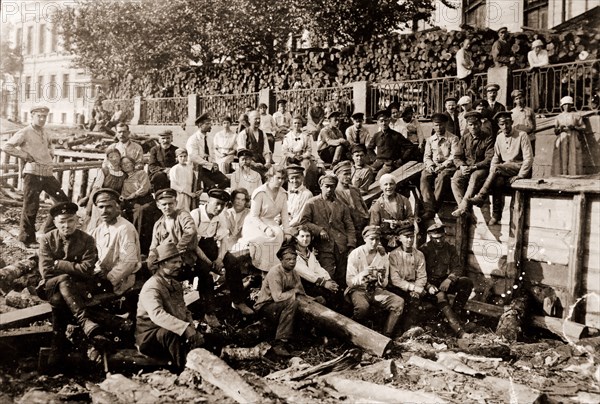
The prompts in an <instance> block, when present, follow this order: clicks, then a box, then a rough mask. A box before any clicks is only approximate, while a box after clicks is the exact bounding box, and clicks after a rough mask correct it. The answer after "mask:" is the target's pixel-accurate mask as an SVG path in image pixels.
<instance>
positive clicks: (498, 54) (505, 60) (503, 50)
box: [490, 27, 516, 67]
mask: <svg viewBox="0 0 600 404" xmlns="http://www.w3.org/2000/svg"><path fill="white" fill-rule="evenodd" d="M490 53H491V55H492V59H493V60H494V66H495V67H501V66H510V65H512V64H513V63H515V60H516V59H515V57H514V56H513V52H512V49H511V46H510V43H509V42H508V29H507V28H506V27H502V28H500V29H499V30H498V39H497V40H496V42H494V44H493V45H492V51H491V52H490Z"/></svg>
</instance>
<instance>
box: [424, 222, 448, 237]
mask: <svg viewBox="0 0 600 404" xmlns="http://www.w3.org/2000/svg"><path fill="white" fill-rule="evenodd" d="M427 233H430V234H432V235H434V234H445V233H446V226H444V224H443V223H434V224H432V225H431V226H429V227H428V228H427Z"/></svg>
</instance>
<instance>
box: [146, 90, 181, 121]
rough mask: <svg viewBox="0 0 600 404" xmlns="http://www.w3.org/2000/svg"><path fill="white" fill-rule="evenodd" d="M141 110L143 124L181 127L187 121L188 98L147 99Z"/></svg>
mask: <svg viewBox="0 0 600 404" xmlns="http://www.w3.org/2000/svg"><path fill="white" fill-rule="evenodd" d="M141 109H142V111H141V118H142V119H143V120H142V122H144V123H146V124H148V125H181V124H182V123H184V122H185V121H186V120H187V116H188V98H187V97H175V98H147V99H145V100H143V101H142V106H141Z"/></svg>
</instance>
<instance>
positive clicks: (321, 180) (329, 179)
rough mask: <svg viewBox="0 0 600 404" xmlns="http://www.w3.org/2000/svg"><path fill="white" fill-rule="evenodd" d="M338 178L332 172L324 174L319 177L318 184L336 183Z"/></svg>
mask: <svg viewBox="0 0 600 404" xmlns="http://www.w3.org/2000/svg"><path fill="white" fill-rule="evenodd" d="M337 183H338V178H337V177H336V176H335V175H333V174H325V175H324V176H322V177H321V178H319V185H323V184H329V185H334V186H335V185H337Z"/></svg>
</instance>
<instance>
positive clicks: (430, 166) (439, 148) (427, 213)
mask: <svg viewBox="0 0 600 404" xmlns="http://www.w3.org/2000/svg"><path fill="white" fill-rule="evenodd" d="M445 119H447V117H446V116H445V115H443V114H433V116H432V117H431V120H432V121H433V134H432V135H431V136H430V137H429V138H428V139H427V141H426V142H425V154H424V158H423V163H425V170H423V171H422V172H421V195H422V199H423V208H424V209H423V210H424V213H423V219H424V220H428V219H433V217H434V216H435V214H436V213H437V211H438V210H439V208H440V206H441V203H442V195H443V193H444V191H445V190H446V189H447V188H449V186H450V180H451V178H452V176H453V175H454V172H455V171H456V167H455V166H454V156H455V154H456V150H457V149H458V137H456V136H454V135H453V134H451V133H447V132H446V127H445V125H444V120H445Z"/></svg>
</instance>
